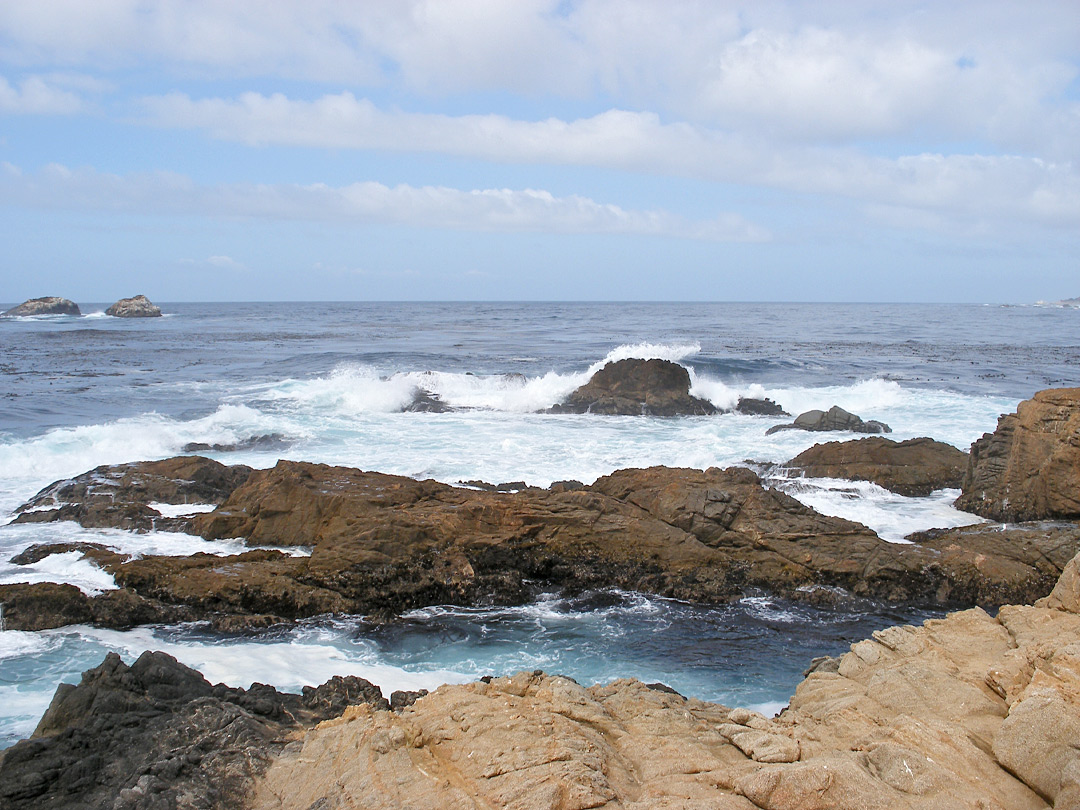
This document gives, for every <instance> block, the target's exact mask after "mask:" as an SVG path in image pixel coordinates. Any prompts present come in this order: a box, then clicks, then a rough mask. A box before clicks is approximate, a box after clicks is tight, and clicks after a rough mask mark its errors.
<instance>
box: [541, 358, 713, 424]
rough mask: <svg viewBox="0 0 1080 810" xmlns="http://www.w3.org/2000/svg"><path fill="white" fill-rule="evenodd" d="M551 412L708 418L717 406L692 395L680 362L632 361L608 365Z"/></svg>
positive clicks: (615, 362) (621, 361)
mask: <svg viewBox="0 0 1080 810" xmlns="http://www.w3.org/2000/svg"><path fill="white" fill-rule="evenodd" d="M550 412H551V413H597V414H615V415H622V416H704V415H709V414H713V413H716V407H715V406H714V405H713V404H712V403H711V402H709V401H708V400H705V399H699V398H698V397H694V396H690V374H689V373H688V372H687V370H686V369H685V368H683V367H682V366H680V365H679V364H678V363H672V362H671V361H670V360H657V359H653V360H638V359H634V358H630V359H626V360H617V361H614V362H611V363H608V364H607V365H606V366H604V367H603V368H602V369H600V370H599V371H597V372H596V373H595V374H593V376H592V379H590V380H589V381H588V382H587V383H585V385H583V386H581V387H580V388H578V389H576V390H575V391H574V392H573V393H571V394H570V396H569V397H567V398H566V400H565V401H564V402H562V403H560V404H558V405H556V406H554V407H553V408H551V409H550Z"/></svg>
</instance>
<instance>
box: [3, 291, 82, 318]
mask: <svg viewBox="0 0 1080 810" xmlns="http://www.w3.org/2000/svg"><path fill="white" fill-rule="evenodd" d="M0 314H3V315H10V316H13V317H27V316H30V315H80V314H82V313H80V312H79V305H78V304H76V303H75V302H74V301H69V300H68V299H67V298H59V297H58V296H55V295H54V296H49V297H46V298H31V299H30V300H29V301H23V302H22V303H21V304H19V305H18V306H17V307H12V308H11V309H9V310H7V311H6V312H3V313H0Z"/></svg>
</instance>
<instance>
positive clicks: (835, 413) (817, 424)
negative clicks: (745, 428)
mask: <svg viewBox="0 0 1080 810" xmlns="http://www.w3.org/2000/svg"><path fill="white" fill-rule="evenodd" d="M781 430H811V431H818V430H850V431H852V432H853V433H892V428H890V427H889V426H888V425H886V424H885V423H884V422H877V421H875V420H873V419H871V420H870V421H867V422H864V421H863V420H862V418H861V417H858V416H856V415H855V414H853V413H848V412H847V411H845V410H844V409H843V408H841V407H840V406H839V405H833V406H832V407H831V408H829V410H827V411H818V410H813V411H807V412H806V413H801V414H799V415H798V416H797V417H795V421H794V422H792V423H791V424H790V425H774V426H773V427H771V428H769V429H768V430H767V431H765V435H766V436H768V435H771V434H773V433H778V432H779V431H781Z"/></svg>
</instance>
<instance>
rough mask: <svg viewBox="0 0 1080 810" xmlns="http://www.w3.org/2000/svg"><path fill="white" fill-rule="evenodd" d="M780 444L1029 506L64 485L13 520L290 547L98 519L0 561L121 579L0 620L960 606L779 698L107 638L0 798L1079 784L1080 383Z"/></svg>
mask: <svg viewBox="0 0 1080 810" xmlns="http://www.w3.org/2000/svg"><path fill="white" fill-rule="evenodd" d="M681 384H682V383H681V382H680V384H679V385H680V386H681ZM958 454H959V455H958ZM785 466H786V468H787V469H789V470H790V471H791V473H792V474H799V473H802V474H808V475H827V476H830V477H847V478H851V479H856V480H871V481H876V482H878V483H881V484H882V485H883V486H887V487H888V488H890V489H893V490H894V491H897V492H906V493H911V494H914V493H919V492H925V491H927V488H930V489H936V488H939V487H941V486H954V485H955V482H956V481H957V480H958V478H959V480H960V485H961V488H962V494H961V496H960V498H959V500H958V501H957V504H958V506H961V507H962V508H970V509H971V510H972V511H975V512H978V513H980V514H984V515H987V516H989V517H998V518H1000V519H1009V520H1022V521H1025V522H1021V523H1010V524H1009V525H1008V526H1006V525H1004V524H980V525H976V526H969V527H964V528H960V529H949V530H930V531H926V532H921V533H918V534H916V535H912V536H911V537H909V540H910V541H911V542H910V543H909V544H896V543H888V542H885V541H883V540H881V539H880V538H879V537H878V536H877V535H876V534H874V533H873V532H872V531H871V530H869V529H868V528H867V527H865V526H862V525H861V524H858V523H853V522H851V521H847V520H842V519H840V518H835V517H829V516H826V515H822V514H819V513H817V512H815V511H814V510H813V509H810V508H808V507H806V506H804V505H803V504H801V503H799V502H798V501H796V500H795V499H793V498H791V497H789V496H787V495H785V494H784V493H782V492H779V491H778V490H775V489H772V488H769V487H767V486H766V485H764V484H763V482H762V480H761V479H760V478H759V477H758V475H757V474H756V473H754V472H753V471H751V470H749V469H746V468H740V467H732V468H727V469H717V468H712V469H708V470H693V469H674V468H665V467H653V468H648V469H627V470H619V471H616V472H614V473H612V474H611V475H608V476H604V477H602V478H600V479H598V480H597V481H596V482H594V483H593V484H591V485H588V486H585V485H582V484H580V483H578V482H563V483H560V484H557V485H553V486H552V487H550V488H547V489H540V488H534V487H527V486H524V485H522V487H520V488H519V487H516V486H515V487H511V486H509V485H507V486H504V487H497V486H489V487H485V486H477V485H476V484H478V483H480V482H472V483H473V486H469V487H454V486H450V485H447V484H442V483H439V482H435V481H417V480H414V479H410V478H403V477H400V476H393V475H386V474H382V473H376V472H367V471H362V470H357V469H353V468H345V467H332V466H328V465H322V464H310V463H304V462H293V461H280V462H279V463H278V464H277V465H276V466H274V467H273V468H271V469H267V470H253V469H251V468H249V467H244V466H242V465H233V466H226V465H223V464H221V463H219V462H216V461H213V460H210V459H206V458H202V457H199V456H181V457H176V458H170V459H164V460H161V461H152V462H135V463H131V464H123V465H114V466H107V467H100V468H97V469H95V470H91V471H88V472H87V473H85V474H83V475H80V476H77V477H75V478H73V479H67V480H64V481H59V482H56V483H55V484H53V485H51V486H49V487H47V488H45V489H44V490H42V491H41V492H40V493H38V495H36V496H35V497H34V498H32V499H31V500H30V501H29V502H27V503H26V504H24V505H23V506H22V507H20V508H19V510H18V515H17V517H16V520H17V521H18V522H21V523H40V522H47V521H56V520H72V521H76V522H78V523H80V524H81V525H83V526H88V527H113V528H121V529H127V530H131V531H145V530H148V529H156V530H171V531H182V532H187V533H189V534H194V535H198V536H201V537H203V538H206V539H224V538H236V539H242V541H243V542H245V543H247V544H249V545H252V546H278V547H301V548H302V549H304V550H305V551H307V550H309V551H310V554H309V555H306V556H289V555H287V554H285V553H283V552H281V551H276V550H270V549H266V548H254V549H252V550H249V551H246V552H244V553H241V554H236V555H232V556H228V557H220V556H213V555H210V554H205V553H195V554H193V555H191V556H185V557H166V556H149V557H144V558H140V559H135V558H128V557H126V556H124V555H121V554H119V553H117V552H115V551H113V550H111V549H108V548H106V547H104V546H101V545H97V544H90V543H81V544H77V545H74V546H73V545H64V544H54V545H44V546H35V547H32V548H30V549H27V550H26V551H25V552H24V553H23V554H21V555H20V556H19V557H18V558H17V559H16V560H14V561H13V562H16V563H29V562H34V561H36V560H40V559H43V558H45V557H47V556H48V555H50V554H55V553H63V552H70V551H75V552H78V553H81V554H83V555H84V556H85V557H88V558H89V559H91V560H93V561H94V562H95V563H96V564H97V565H98V566H100V567H101V568H102V569H104V570H105V571H106V572H108V573H109V574H111V575H112V576H113V578H114V580H115V582H116V584H117V586H118V588H117V589H116V590H112V591H107V592H105V593H103V594H101V595H100V596H96V597H90V596H87V595H86V594H83V593H82V592H81V591H79V590H78V589H77V588H74V587H72V586H66V585H54V584H47V583H45V584H33V585H4V586H0V602H3V603H4V604H5V619H6V622H7V626H8V628H10V629H27V630H38V629H45V628H50V627H59V626H64V625H67V624H76V623H86V622H90V623H95V624H98V625H101V626H106V627H131V626H134V625H138V624H145V623H156V622H176V621H188V620H205V621H209V622H211V624H212V626H213V627H215V628H217V629H220V630H229V631H234V630H247V631H256V630H258V629H259V628H263V627H266V626H268V625H271V624H274V623H277V622H282V621H291V620H295V619H301V618H305V617H310V616H315V615H319V614H324V613H338V614H346V613H348V614H366V615H369V616H375V617H378V616H392V615H395V614H398V613H400V612H402V611H405V610H408V609H411V608H414V607H421V606H426V605H433V604H448V603H449V604H459V605H476V604H493V603H494V604H521V603H524V602H527V601H530V600H531V599H533V598H534V597H535V596H536V595H537V593H539V592H540V591H541V590H547V591H550V590H555V591H559V592H562V593H567V594H572V593H577V592H581V591H584V590H587V589H603V588H621V589H625V590H633V591H640V592H645V593H651V594H658V595H662V596H668V597H675V598H679V599H685V600H690V601H695V602H702V603H719V602H724V601H727V600H730V599H736V598H739V597H741V596H742V595H744V594H745V593H747V592H748V591H749V590H761V591H765V592H768V593H773V594H777V595H781V596H786V597H789V598H794V599H804V600H809V601H813V602H815V603H822V602H824V603H827V602H829V601H830V600H831V599H835V598H838V597H837V595H838V594H840V595H843V594H849V595H855V596H866V597H872V598H877V599H883V600H888V601H891V602H906V603H911V604H918V605H933V606H937V607H966V608H971V609H969V610H965V611H963V612H961V613H957V614H953V615H951V616H949V617H948V618H947V619H944V620H940V621H931V622H928V623H927V624H926V625H925V626H924V627H923V628H919V629H915V628H891V629H889V630H886V631H881V632H879V633H875V634H874V637H873V639H869V640H866V641H863V642H859V643H858V644H856V645H853V647H852V652H850V653H848V654H847V655H845V656H843V657H842V658H841V659H830V660H826V661H819V662H816V663H815V665H814V666H813V667H812V669H813V671H811V672H810V673H809V674H808V675H807V678H806V679H805V680H804V681H803V683H802V684H800V685H799V687H798V690H797V691H796V694H795V696H794V698H793V699H792V702H791V705H790V707H789V708H788V709H787V710H786V711H785V712H783V713H782V714H781V715H780V716H779V717H777V718H774V719H768V718H764V717H761V716H760V715H755V714H753V713H751V712H747V711H746V710H740V709H735V710H732V709H727V708H725V707H723V706H718V705H714V704H706V703H702V702H701V701H696V700H694V699H687V698H683V697H682V696H679V695H677V694H673V693H672V692H671V690H669V689H667V688H666V687H663V686H662V685H658V684H654V685H651V686H647V685H644V684H640V683H637V682H634V681H615V682H613V683H612V684H609V685H608V686H594V687H590V688H585V687H583V686H580V685H578V684H576V683H574V682H573V681H572V680H570V679H567V678H561V677H557V676H549V675H545V674H543V673H539V672H537V673H521V674H518V675H515V676H513V677H508V678H496V679H486V680H484V681H481V682H477V683H474V684H468V685H465V686H447V687H442V688H440V689H439V690H438V691H436V692H435V693H433V694H431V695H429V696H427V697H425V698H423V699H421V700H419V701H418V702H416V703H415V705H411V706H410V705H407V704H409V703H410V702H411V701H412V700H413V698H415V697H416V696H415V695H404V696H399V697H398V698H396V699H395V700H394V701H392V702H393V703H394V705H395V706H396V708H397V711H396V712H395V711H392V710H391V707H390V705H389V704H388V703H387V702H386V701H385V700H384V699H383V697H382V696H381V695H378V694H376V693H377V690H375V691H374V692H373V691H371V690H372V689H374V687H371V688H369V687H370V684H367V685H365V683H361V682H358V679H345V680H343V679H335V681H334V682H332V683H331V684H330V685H327V686H325V687H320V688H319V690H315V689H310V692H309V690H305V694H304V695H303V696H288V695H282V694H280V693H278V692H276V690H273V689H272V688H270V687H264V686H261V685H255V686H253V687H252V688H251V689H249V690H238V689H229V688H227V687H223V686H217V687H213V686H210V685H209V684H207V683H206V682H205V680H204V679H202V677H201V676H200V675H199V674H198V673H196V672H194V671H192V670H189V669H187V668H186V667H183V666H182V665H180V664H178V663H176V662H175V661H173V660H172V659H169V658H168V656H164V655H163V654H160V653H147V654H146V655H144V656H143V657H142V658H140V659H139V661H137V662H136V663H135V664H133V665H132V666H131V667H127V666H126V665H125V664H123V663H122V662H121V661H120V660H119V659H115V660H114V657H110V658H107V659H106V661H105V662H104V663H103V664H102V665H101V666H100V667H98V668H96V669H94V670H91V671H89V672H87V673H86V675H84V679H83V682H82V684H80V685H79V686H77V687H73V686H61V687H60V688H59V689H58V691H57V694H56V697H55V698H54V701H53V705H52V706H51V707H50V709H49V710H48V712H47V713H46V715H45V716H44V717H43V718H42V721H41V723H40V724H39V726H38V729H37V731H36V732H35V734H34V736H33V737H32V738H31V739H30V740H28V741H24V742H20V743H18V744H17V745H16V746H14V747H13V748H11V749H8V751H6V752H2V753H0V785H2V786H3V787H2V788H0V791H2V796H0V798H3V799H4V801H6V802H7V803H8V804H7V805H3V806H11V807H12V808H22V807H42V808H53V807H55V808H61V807H63V808H74V807H98V806H101V807H125V808H126V807H132V808H135V807H138V808H158V807H162V808H171V807H181V806H182V807H191V808H203V807H207V808H210V807H215V808H217V807H237V806H249V807H260V808H261V807H266V808H293V807H295V808H308V809H310V808H319V809H320V810H324V809H325V810H330V808H337V807H341V808H345V807H354V806H363V807H388V808H389V807H403V806H408V807H413V806H417V807H419V806H430V807H522V808H526V807H550V808H570V807H599V806H610V807H640V808H644V807H668V808H680V807H686V808H690V807H695V808H696V807H717V808H744V810H751V809H752V808H755V807H757V808H770V809H772V808H777V809H779V808H804V807H811V806H813V807H823V808H824V807H838V808H844V807H851V808H856V807H858V808H865V807H900V808H904V807H963V808H966V807H971V808H976V807H979V808H997V807H1000V808H1003V809H1004V808H1014V807H1015V808H1027V807H1031V808H1042V807H1050V806H1053V807H1060V808H1064V807H1076V806H1080V755H1078V754H1077V750H1076V748H1075V746H1074V744H1073V742H1070V741H1075V740H1076V739H1080V706H1078V703H1080V663H1078V662H1080V616H1078V615H1077V614H1078V612H1080V571H1078V567H1080V524H1078V523H1077V522H1076V521H1077V519H1078V518H1080V502H1078V501H1077V497H1076V493H1077V492H1078V491H1080V490H1078V489H1077V475H1078V474H1077V470H1080V389H1056V390H1052V391H1045V392H1040V393H1039V394H1037V395H1036V396H1035V397H1034V398H1033V399H1032V400H1029V401H1027V402H1025V403H1022V404H1021V405H1020V407H1019V408H1018V409H1017V413H1016V414H1011V415H1005V416H1003V417H1002V419H1001V420H1000V421H999V425H998V429H997V430H996V431H995V432H994V433H993V434H987V435H986V436H984V437H983V439H980V440H979V442H976V444H975V446H974V448H973V451H972V453H971V454H970V456H967V455H966V454H963V453H961V452H960V451H957V450H955V448H949V447H947V446H944V445H939V443H936V442H932V441H931V440H929V439H916V440H911V441H908V442H891V441H889V440H887V439H882V438H877V437H875V438H870V439H862V440H858V441H850V442H830V443H827V444H824V445H817V446H815V447H814V448H811V450H808V451H807V452H806V453H803V454H800V456H798V457H796V458H795V459H792V461H791V462H789V464H788V465H785ZM161 504H168V505H170V508H169V509H167V510H165V511H166V512H167V514H163V513H162V511H161V510H160V509H158V508H157V507H156V506H155V505H161ZM184 504H199V505H205V507H202V506H201V507H200V509H201V508H209V507H210V506H212V507H213V509H212V511H198V512H192V513H189V514H184V510H183V508H182V507H183V505H184ZM172 507H175V508H172ZM176 515H179V516H176ZM1070 561H1071V562H1070ZM1051 590H1052V592H1051ZM1047 594H1049V596H1047ZM1036 600H1041V601H1038V602H1036ZM1032 603H1036V604H1035V606H1034V607H1031V606H1027V607H1025V606H1024V605H1031V604H1032ZM972 606H976V607H972ZM983 608H986V609H987V610H990V611H992V612H993V611H996V618H994V617H992V616H991V615H990V614H989V613H987V612H985V611H984V610H983ZM999 608H1000V609H999ZM320 690H322V691H320ZM129 717H130V718H136V717H138V718H142V720H128V719H125V718H129ZM134 725H139V726H140V732H139V733H133V732H132V731H131V730H130V729H131V728H132V727H133V726H134ZM811 797H814V798H813V800H812V801H811ZM808 802H809V803H808ZM815 802H816V803H815Z"/></svg>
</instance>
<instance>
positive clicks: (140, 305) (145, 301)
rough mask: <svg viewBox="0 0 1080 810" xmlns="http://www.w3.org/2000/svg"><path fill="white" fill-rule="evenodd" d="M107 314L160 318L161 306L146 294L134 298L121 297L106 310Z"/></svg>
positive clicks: (124, 316) (123, 316)
mask: <svg viewBox="0 0 1080 810" xmlns="http://www.w3.org/2000/svg"><path fill="white" fill-rule="evenodd" d="M105 314H106V315H112V316H113V317H114V318H160V317H161V307H159V306H157V305H156V304H154V303H153V302H152V301H151V300H150V299H149V298H147V297H146V296H145V295H136V296H135V297H134V298H121V299H120V300H119V301H117V302H116V303H115V304H113V305H112V306H111V307H109V308H108V309H107V310H105Z"/></svg>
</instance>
